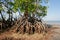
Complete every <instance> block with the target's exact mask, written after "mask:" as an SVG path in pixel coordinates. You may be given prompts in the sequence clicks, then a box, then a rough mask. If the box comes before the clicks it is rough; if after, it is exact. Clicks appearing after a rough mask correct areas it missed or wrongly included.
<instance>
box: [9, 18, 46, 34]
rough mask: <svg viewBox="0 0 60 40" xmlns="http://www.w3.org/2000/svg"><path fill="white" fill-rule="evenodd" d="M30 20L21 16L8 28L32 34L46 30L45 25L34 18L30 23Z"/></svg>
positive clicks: (16, 31)
mask: <svg viewBox="0 0 60 40" xmlns="http://www.w3.org/2000/svg"><path fill="white" fill-rule="evenodd" d="M32 20H33V19H32ZM32 20H31V21H32ZM31 21H29V19H26V18H25V17H22V18H20V20H18V21H17V22H16V23H15V25H14V26H13V27H12V28H11V29H10V31H12V32H15V33H20V34H24V33H28V34H34V33H42V32H45V31H46V30H45V25H44V24H43V23H42V22H38V21H36V20H34V22H33V23H31Z"/></svg>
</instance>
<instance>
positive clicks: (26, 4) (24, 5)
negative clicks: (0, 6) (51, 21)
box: [13, 0, 47, 16]
mask: <svg viewBox="0 0 60 40" xmlns="http://www.w3.org/2000/svg"><path fill="white" fill-rule="evenodd" d="M14 1H15V4H14V7H13V10H14V11H15V12H16V11H17V10H18V8H19V9H20V10H21V12H25V10H27V11H28V13H33V12H36V11H37V10H36V9H37V8H38V9H39V10H41V11H42V13H38V12H36V13H37V14H38V15H39V16H45V15H46V13H47V7H46V6H42V5H41V4H36V3H37V0H18V1H17V0H14ZM43 1H44V0H43ZM45 1H46V2H47V0H45ZM39 2H40V3H42V0H39Z"/></svg>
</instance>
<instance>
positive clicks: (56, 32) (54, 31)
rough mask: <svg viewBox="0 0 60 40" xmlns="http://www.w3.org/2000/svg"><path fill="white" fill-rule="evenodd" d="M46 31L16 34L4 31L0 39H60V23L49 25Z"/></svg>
mask: <svg viewBox="0 0 60 40" xmlns="http://www.w3.org/2000/svg"><path fill="white" fill-rule="evenodd" d="M51 26H52V27H51V28H49V29H48V32H47V33H41V34H38V33H35V34H31V35H29V34H27V33H26V34H18V33H11V32H6V33H3V34H0V40H60V25H51Z"/></svg>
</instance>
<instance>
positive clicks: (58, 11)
mask: <svg viewBox="0 0 60 40" xmlns="http://www.w3.org/2000/svg"><path fill="white" fill-rule="evenodd" d="M48 5H49V8H48V13H47V16H46V17H45V18H44V20H47V21H60V0H49V3H48Z"/></svg>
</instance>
